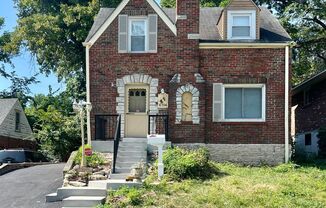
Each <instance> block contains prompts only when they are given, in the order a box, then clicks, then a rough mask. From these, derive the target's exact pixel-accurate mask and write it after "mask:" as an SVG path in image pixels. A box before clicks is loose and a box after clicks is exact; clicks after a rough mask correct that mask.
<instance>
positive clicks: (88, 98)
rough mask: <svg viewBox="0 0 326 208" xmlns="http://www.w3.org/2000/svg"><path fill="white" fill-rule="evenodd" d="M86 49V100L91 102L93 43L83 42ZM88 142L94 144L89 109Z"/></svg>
mask: <svg viewBox="0 0 326 208" xmlns="http://www.w3.org/2000/svg"><path fill="white" fill-rule="evenodd" d="M83 45H84V46H85V49H86V102H87V103H88V104H90V101H91V100H90V82H89V49H90V47H91V46H92V45H91V43H89V42H88V43H83ZM86 116H87V144H89V145H92V137H91V134H92V133H91V112H90V110H87V114H86Z"/></svg>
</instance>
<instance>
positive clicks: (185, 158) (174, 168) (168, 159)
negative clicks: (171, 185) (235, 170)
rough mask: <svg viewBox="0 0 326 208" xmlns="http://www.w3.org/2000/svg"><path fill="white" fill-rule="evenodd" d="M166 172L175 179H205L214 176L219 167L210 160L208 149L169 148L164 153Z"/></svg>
mask: <svg viewBox="0 0 326 208" xmlns="http://www.w3.org/2000/svg"><path fill="white" fill-rule="evenodd" d="M163 162H164V172H165V173H166V174H167V175H168V177H171V179H173V180H182V179H205V178H209V177H211V176H213V175H214V174H215V173H216V172H217V169H216V167H215V166H214V165H213V164H212V163H210V161H209V153H208V150H207V149H204V148H200V149H196V150H187V149H182V148H178V147H176V148H173V149H168V150H166V151H165V152H164V154H163Z"/></svg>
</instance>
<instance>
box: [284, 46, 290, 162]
mask: <svg viewBox="0 0 326 208" xmlns="http://www.w3.org/2000/svg"><path fill="white" fill-rule="evenodd" d="M289 52H290V50H289V46H286V47H285V116H284V118H285V119H284V122H285V124H284V128H285V163H288V162H289Z"/></svg>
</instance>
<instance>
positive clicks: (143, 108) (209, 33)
mask: <svg viewBox="0 0 326 208" xmlns="http://www.w3.org/2000/svg"><path fill="white" fill-rule="evenodd" d="M290 41H291V39H290V37H289V35H288V34H287V32H286V31H285V30H284V28H283V27H282V26H281V24H280V23H279V21H278V20H277V19H276V18H275V17H274V16H273V15H272V14H271V13H270V11H269V10H268V9H266V8H264V7H258V6H257V5H256V4H255V3H253V2H252V1H251V0H231V1H230V3H229V5H228V6H226V7H225V8H217V7H213V8H200V4H199V0H177V3H176V8H161V7H160V6H159V5H158V4H157V3H156V2H155V1H154V0H123V1H122V2H121V3H120V5H119V6H118V7H117V8H101V10H100V12H99V14H98V15H97V17H96V19H95V21H94V24H93V27H92V28H91V30H90V32H89V35H88V37H87V39H86V40H85V42H84V45H85V47H86V62H87V66H86V71H87V72H86V77H87V101H88V102H90V103H91V104H92V106H93V108H92V111H91V112H88V123H87V124H88V125H87V126H88V133H89V139H92V144H94V145H95V144H96V142H99V141H101V140H108V139H112V136H110V135H113V134H112V132H113V131H114V127H112V121H111V120H110V115H121V135H122V137H123V138H146V136H147V134H148V133H150V134H151V133H158V131H161V129H162V128H163V127H164V128H165V131H164V133H165V134H166V137H167V138H168V139H169V141H171V143H172V144H173V145H179V146H186V147H190V148H193V147H197V146H205V147H206V148H208V149H209V151H210V154H211V157H212V159H214V160H217V161H233V162H241V163H246V164H261V163H268V164H277V163H282V162H284V161H287V160H288V155H289V102H290V101H289V73H290V58H289V54H290V48H289V45H290ZM167 117H168V122H167V119H165V118H167ZM162 118H163V119H162ZM159 121H160V122H161V123H160V122H159ZM163 121H164V122H165V123H164V124H162V122H163ZM130 151H132V150H130Z"/></svg>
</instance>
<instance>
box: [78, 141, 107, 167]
mask: <svg viewBox="0 0 326 208" xmlns="http://www.w3.org/2000/svg"><path fill="white" fill-rule="evenodd" d="M85 148H91V146H90V145H85ZM81 158H82V147H80V148H79V149H78V152H77V155H76V157H75V160H74V162H75V164H80V163H81ZM85 158H86V165H87V166H88V167H97V166H99V165H103V164H104V162H105V160H104V158H103V157H102V155H100V154H99V153H98V152H93V154H92V155H91V156H85Z"/></svg>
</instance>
